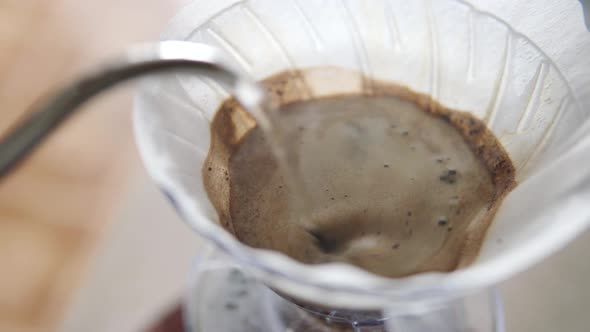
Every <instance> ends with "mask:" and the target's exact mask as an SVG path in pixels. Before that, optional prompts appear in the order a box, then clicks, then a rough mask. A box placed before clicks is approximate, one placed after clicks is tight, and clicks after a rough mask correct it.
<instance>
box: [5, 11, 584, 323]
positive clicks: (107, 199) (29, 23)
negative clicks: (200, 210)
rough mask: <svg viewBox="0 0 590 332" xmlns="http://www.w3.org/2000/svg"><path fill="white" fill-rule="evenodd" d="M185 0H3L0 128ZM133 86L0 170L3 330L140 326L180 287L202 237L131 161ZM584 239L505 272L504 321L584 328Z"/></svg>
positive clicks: (145, 36) (155, 25) (153, 36)
mask: <svg viewBox="0 0 590 332" xmlns="http://www.w3.org/2000/svg"><path fill="white" fill-rule="evenodd" d="M187 2H189V0H117V1H115V0H102V1H77V0H1V1H0V106H1V108H0V133H1V132H4V131H5V130H6V129H7V128H9V126H10V125H11V124H12V123H14V122H15V121H16V120H17V119H18V117H19V116H22V115H23V114H25V112H26V111H27V109H28V107H29V106H30V105H31V104H33V103H34V102H36V101H37V100H38V99H39V97H40V96H43V95H44V94H46V93H47V92H48V91H51V90H52V89H55V88H57V87H58V86H59V85H60V84H63V83H64V82H67V81H68V80H71V79H72V78H74V77H76V75H77V74H79V73H80V72H83V71H86V70H88V69H90V68H94V67H95V66H96V65H97V64H99V63H101V61H102V60H105V59H107V58H109V57H111V56H113V55H116V54H118V53H120V52H121V51H122V50H123V49H124V47H125V46H126V45H128V44H130V43H133V42H141V41H150V40H157V39H158V35H159V33H160V32H161V31H162V30H163V28H164V26H165V24H166V22H167V21H168V20H169V19H170V18H171V17H172V16H173V15H174V13H175V12H176V11H178V10H179V8H181V7H182V6H183V5H184V4H186V3H187ZM132 94H133V90H132V89H130V88H123V89H120V90H118V91H116V92H114V93H111V94H110V95H109V96H108V97H106V98H101V99H100V100H97V101H95V102H92V103H90V104H89V105H88V106H87V108H88V110H86V111H84V112H82V114H80V115H78V116H75V117H74V118H73V119H72V120H71V121H69V122H68V123H67V125H66V126H64V127H63V129H61V130H59V132H58V133H57V134H56V135H53V136H52V137H51V139H50V140H49V142H47V144H45V145H44V146H43V147H42V148H41V149H39V150H38V151H37V152H36V153H35V154H34V156H33V157H32V158H31V159H30V160H29V161H28V162H27V163H26V164H25V165H24V166H23V167H22V168H20V169H19V170H18V172H16V173H14V174H13V175H11V177H10V178H8V179H5V180H3V181H2V182H0V331H16V332H19V331H27V332H29V331H30V332H34V331H88V332H91V331H123V332H127V331H141V330H143V329H145V328H146V327H147V326H149V325H151V324H152V323H153V322H154V321H156V320H157V319H158V318H159V317H160V316H161V315H162V313H164V312H166V310H168V308H170V307H172V306H174V305H176V304H177V303H178V302H179V301H180V298H181V294H182V290H183V287H184V285H185V284H186V280H187V274H188V272H189V270H190V266H191V259H192V258H193V257H194V256H195V255H196V254H197V253H198V251H199V246H200V242H199V239H198V238H197V236H196V235H194V234H192V233H191V232H190V231H189V229H188V227H186V226H185V225H184V224H183V223H182V222H181V221H180V220H179V219H178V217H177V216H176V215H175V214H174V213H173V212H172V211H171V209H170V207H169V206H168V205H167V204H166V202H164V200H163V198H162V197H161V196H160V195H159V193H158V192H157V191H156V189H155V188H154V187H153V186H152V185H151V184H150V182H149V179H148V178H147V175H146V174H145V171H144V170H143V168H142V166H141V163H140V161H139V158H138V154H137V152H136V151H135V147H134V145H133V137H132V130H131V117H130V114H131V109H132ZM589 251H590V233H586V234H583V235H582V236H580V238H578V240H577V241H576V242H574V243H573V244H571V245H570V246H569V247H567V248H566V249H565V250H562V251H561V252H560V253H558V254H557V255H555V256H553V257H552V258H550V259H549V260H547V261H545V262H543V263H542V264H540V265H538V266H536V267H534V268H533V269H531V270H530V271H527V272H526V273H523V274H520V275H519V276H517V277H516V278H513V279H512V280H510V281H508V282H505V283H504V284H502V285H501V288H502V290H503V294H504V296H505V298H506V302H507V312H508V326H509V331H536V332H538V331H551V332H553V331H556V330H559V329H562V330H564V331H580V332H581V331H587V326H589V325H590V318H588V317H585V316H587V314H586V311H587V309H586V308H588V305H590V290H589V289H588V286H587V285H586V280H588V279H589V278H590V265H589V264H588V259H587V253H588V252H589ZM564 326H565V328H564ZM220 332H222V331H220Z"/></svg>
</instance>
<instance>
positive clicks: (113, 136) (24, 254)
mask: <svg viewBox="0 0 590 332" xmlns="http://www.w3.org/2000/svg"><path fill="white" fill-rule="evenodd" d="M184 2H186V1H184V0H157V1H156V0H88V1H79V0H1V1H0V133H1V132H4V131H5V130H6V129H7V128H8V127H9V126H10V125H11V124H12V123H14V121H15V120H16V119H17V118H18V117H19V116H21V115H22V114H23V113H24V112H26V110H27V108H28V106H29V105H31V104H32V103H33V102H35V101H37V100H38V99H39V97H40V96H42V95H44V94H46V93H47V92H48V91H50V90H51V89H55V88H56V87H57V86H58V85H60V84H62V83H64V82H66V81H68V80H70V79H72V78H74V77H76V76H77V75H78V74H80V73H81V72H83V71H85V70H87V69H89V68H92V67H94V66H96V64H98V63H100V62H101V61H102V60H104V59H106V58H108V57H110V56H112V55H115V54H117V53H119V52H120V51H121V50H122V49H123V48H124V47H125V45H127V44H129V43H132V42H136V41H147V40H156V39H157V38H158V34H159V31H161V30H162V28H163V26H164V24H165V22H167V21H168V20H169V19H170V18H171V17H172V15H173V13H174V12H175V11H176V10H177V9H178V7H179V6H180V5H181V4H182V3H184ZM87 108H88V110H87V111H85V112H84V113H83V114H80V115H79V116H76V117H75V118H73V119H72V120H71V121H69V122H68V123H67V125H66V126H64V127H63V128H62V129H60V131H59V132H58V133H57V134H56V135H53V136H52V137H51V139H50V140H49V142H47V144H45V145H44V146H43V147H42V148H41V149H39V150H38V151H37V152H36V153H35V155H34V156H33V157H32V158H30V159H29V160H28V162H27V163H26V164H25V165H24V166H23V167H22V168H21V169H19V170H18V172H16V173H15V174H13V175H11V176H10V177H9V178H7V179H3V180H2V181H0V331H15V332H18V331H52V330H54V329H55V328H56V326H57V325H58V324H59V321H60V319H61V317H62V315H63V310H64V307H65V306H66V305H67V303H68V301H69V299H70V298H71V295H72V294H73V292H74V291H75V289H76V285H77V283H78V281H79V280H80V278H81V276H83V272H84V266H85V263H86V261H87V260H88V258H89V256H90V255H91V253H92V248H93V246H94V244H95V243H96V241H97V239H98V237H99V234H100V230H101V229H102V226H103V225H104V224H105V222H106V221H107V220H108V219H109V211H110V209H111V207H112V206H113V205H114V204H116V202H117V197H118V196H117V194H118V193H119V192H121V190H122V188H123V187H124V186H125V176H126V174H128V173H127V172H129V171H130V170H132V169H133V168H134V167H137V157H136V152H135V151H134V147H133V143H132V134H131V125H130V111H131V91H130V90H128V89H127V90H123V91H120V92H118V93H115V94H114V95H111V96H110V97H108V98H106V99H101V100H100V101H98V102H94V103H92V105H90V106H88V107H87Z"/></svg>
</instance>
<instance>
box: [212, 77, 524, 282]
mask: <svg viewBox="0 0 590 332" xmlns="http://www.w3.org/2000/svg"><path fill="white" fill-rule="evenodd" d="M335 73H336V74H335ZM328 74H329V75H328ZM338 75H343V77H354V75H355V74H352V73H350V72H346V71H344V70H339V69H333V68H332V69H329V70H326V69H309V70H305V71H298V72H296V73H293V72H289V73H281V74H278V75H275V76H273V77H271V78H269V79H267V80H265V81H263V84H264V85H265V86H266V87H268V89H269V91H270V92H271V95H272V97H273V98H274V100H275V102H277V103H278V104H279V105H280V107H279V109H278V110H277V112H278V113H277V114H279V119H280V123H281V129H282V130H283V132H282V135H283V137H284V138H285V140H284V141H285V142H287V143H286V146H285V147H284V149H285V151H287V152H288V156H289V161H290V162H291V163H293V164H294V165H296V170H297V171H298V172H299V174H301V179H300V180H301V181H302V182H303V184H304V186H303V187H304V188H305V194H306V195H307V197H308V200H307V205H306V209H307V210H306V211H304V212H303V211H294V209H293V208H292V207H293V206H294V204H293V202H294V200H293V197H292V193H291V191H289V190H288V185H287V183H286V181H285V179H284V176H283V174H284V173H282V172H279V168H278V166H277V162H276V159H275V158H274V157H273V154H272V153H271V151H270V148H269V146H268V144H267V141H266V138H265V136H264V134H263V133H262V131H261V130H260V129H259V128H258V127H257V126H256V122H255V121H254V120H253V118H252V117H251V116H250V115H249V114H248V113H246V112H245V111H244V110H243V109H241V108H240V107H239V106H238V105H237V103H236V102H235V100H233V99H229V100H227V101H225V102H224V103H223V105H222V106H221V107H220V108H219V110H218V112H217V114H216V115H215V118H214V120H213V122H212V125H211V133H212V134H211V146H210V150H209V155H208V157H207V160H206V163H205V166H204V169H203V178H204V184H205V188H206V190H207V193H208V195H209V198H210V200H211V202H212V203H213V205H214V207H215V209H216V210H217V212H218V214H219V219H220V223H221V224H222V225H223V227H225V228H226V229H227V230H228V231H230V232H231V233H232V234H234V235H235V236H236V237H237V239H238V240H240V241H242V242H243V243H245V244H247V245H250V246H252V247H256V248H265V249H270V250H278V251H280V252H283V253H285V254H287V255H289V256H291V257H293V258H295V259H297V260H299V261H302V262H304V263H310V264H317V263H325V262H347V263H350V264H353V265H356V266H359V267H361V268H364V269H366V270H368V271H371V272H373V273H376V274H379V275H382V276H387V277H401V276H406V275H410V274H415V273H419V272H425V271H452V270H454V269H456V268H459V267H461V266H464V265H466V264H469V263H470V262H471V261H472V260H473V259H474V258H475V257H476V255H477V253H478V251H479V248H480V246H481V243H482V241H483V238H484V235H485V232H486V229H487V228H488V226H489V224H490V222H491V221H492V218H493V216H494V213H495V211H496V209H497V207H498V206H499V204H500V203H501V200H502V198H503V197H504V196H505V195H506V193H507V192H508V191H510V190H511V189H512V188H513V187H514V185H515V180H514V167H513V166H512V163H511V161H510V159H509V157H508V155H507V153H506V152H505V150H504V149H503V147H502V146H501V145H500V143H499V142H498V140H497V139H496V138H495V137H494V135H493V134H492V133H491V132H490V131H489V130H488V129H487V128H486V126H485V125H484V123H482V122H481V121H480V120H478V119H476V118H474V117H473V116H471V115H470V114H469V113H466V112H460V111H454V110H451V109H448V108H446V107H444V106H442V105H440V104H438V103H437V102H435V101H433V100H431V99H430V98H429V97H428V96H426V95H422V94H418V93H415V92H413V91H411V90H410V89H408V88H405V87H402V86H399V85H395V84H391V83H383V82H378V81H371V82H370V83H371V84H370V87H371V90H370V91H369V92H366V91H364V92H362V93H361V92H360V91H363V89H362V88H361V89H358V91H359V92H358V93H354V92H351V93H349V92H348V91H347V92H346V93H343V94H335V93H331V92H330V91H331V90H329V89H323V90H322V87H320V83H321V82H320V83H318V82H319V81H321V80H324V81H325V78H326V77H329V78H332V77H334V79H333V81H330V80H328V83H329V84H332V85H336V84H339V83H340V82H341V81H340V80H339V79H338V78H337V77H338ZM356 76H357V77H358V75H356ZM361 81H363V83H364V84H366V82H367V80H366V79H363V80H361ZM322 82H323V81H322ZM342 82H344V81H342ZM322 84H323V83H322ZM342 84H345V83H342ZM361 85H362V84H361ZM301 86H305V87H306V88H305V89H301ZM362 86H364V85H362ZM345 90H346V89H345ZM349 90H353V89H349ZM310 96H312V97H310ZM302 214H304V215H302ZM298 218H299V219H298ZM301 218H304V219H305V220H306V222H305V227H304V226H302V224H301V223H298V222H297V220H301Z"/></svg>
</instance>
